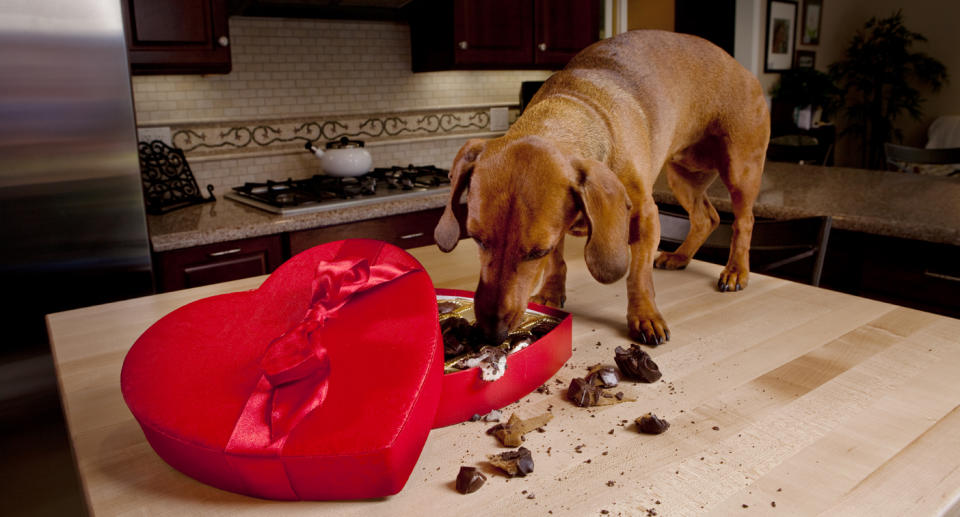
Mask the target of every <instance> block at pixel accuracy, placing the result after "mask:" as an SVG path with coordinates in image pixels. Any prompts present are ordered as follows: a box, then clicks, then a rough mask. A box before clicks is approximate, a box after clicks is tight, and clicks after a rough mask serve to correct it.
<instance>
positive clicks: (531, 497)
mask: <svg viewBox="0 0 960 517" xmlns="http://www.w3.org/2000/svg"><path fill="white" fill-rule="evenodd" d="M536 498H537V496H535V495H533V494H527V499H536Z"/></svg>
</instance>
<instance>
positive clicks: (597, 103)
mask: <svg viewBox="0 0 960 517" xmlns="http://www.w3.org/2000/svg"><path fill="white" fill-rule="evenodd" d="M769 137H770V115H769V111H768V109H767V104H766V101H765V99H764V96H763V89H762V88H761V86H760V83H759V81H757V79H756V77H754V76H753V75H752V74H751V73H750V72H749V71H747V70H746V69H745V68H743V67H742V66H741V65H740V64H739V63H737V61H735V60H734V59H733V58H732V57H731V56H730V55H729V54H727V53H726V52H724V51H723V50H722V49H720V48H719V47H717V46H715V45H713V44H712V43H709V42H707V41H706V40H703V39H701V38H698V37H695V36H689V35H684V34H677V33H672V32H663V31H632V32H628V33H625V34H621V35H619V36H616V37H613V38H610V39H607V40H603V41H600V42H598V43H595V44H593V45H591V46H590V47H588V48H586V49H585V50H583V51H582V52H581V53H580V54H578V55H577V56H575V57H574V58H573V59H572V60H571V61H570V63H569V64H568V65H567V67H566V68H564V69H563V70H562V71H559V72H557V73H556V74H554V75H553V76H551V77H550V78H549V79H548V80H547V81H546V82H545V83H544V85H543V86H542V87H541V88H540V90H539V91H538V92H537V94H536V95H535V96H534V97H533V99H532V100H531V102H530V104H529V106H527V108H526V109H525V111H524V113H523V114H522V116H521V117H520V118H519V119H517V121H516V122H515V123H514V124H513V125H512V126H511V127H510V129H509V131H507V133H506V134H505V135H504V136H502V137H499V138H495V139H492V140H479V139H474V140H469V141H468V142H467V143H466V144H465V145H464V146H463V148H461V149H460V151H459V153H458V154H457V156H456V158H455V159H454V163H453V167H452V168H451V170H450V181H451V185H452V188H451V194H450V200H449V202H448V204H447V207H446V209H445V210H444V212H443V215H442V216H441V218H440V221H439V223H438V224H437V227H436V230H435V232H434V237H435V239H436V242H437V245H438V246H439V247H440V249H441V250H443V251H450V250H452V249H453V248H454V246H456V244H457V241H458V239H459V238H460V225H459V224H458V218H459V219H460V220H463V217H466V230H467V233H468V234H469V236H470V237H472V238H473V239H474V240H475V241H476V243H477V245H478V247H479V253H480V262H481V271H480V282H479V285H478V286H477V292H476V298H475V304H476V305H475V312H476V315H477V324H478V326H479V327H480V329H481V330H483V332H484V333H485V335H486V336H487V338H489V339H491V340H496V342H499V340H500V339H501V338H503V337H505V336H506V334H507V332H508V331H509V330H510V329H511V328H513V327H514V326H515V325H516V324H517V323H518V322H519V319H520V317H521V315H522V313H523V311H524V310H525V308H526V306H527V301H528V299H529V300H530V301H534V302H537V303H545V304H549V305H554V306H562V305H563V303H564V300H565V277H566V265H565V263H564V261H563V256H562V252H563V238H564V235H565V234H566V233H571V234H574V235H588V239H587V242H586V248H585V250H584V259H585V261H586V264H587V267H588V269H589V271H590V273H591V274H592V275H593V277H594V278H596V279H597V280H598V281H600V282H602V283H610V282H614V281H616V280H618V279H620V278H621V277H622V276H623V275H624V274H626V273H629V274H628V276H627V294H628V306H627V326H628V330H629V333H630V336H631V337H632V338H634V339H636V340H638V341H641V342H644V343H648V344H660V343H663V342H664V341H666V340H668V339H670V331H669V329H668V328H667V324H666V322H665V321H664V319H663V316H662V315H661V314H660V311H659V310H658V309H657V306H656V304H655V303H654V289H653V274H652V268H654V267H659V268H664V269H681V268H683V267H685V266H686V265H687V264H688V263H689V262H690V259H691V258H692V257H693V255H694V254H695V253H696V252H697V250H698V249H699V248H700V246H701V245H702V244H703V242H704V241H705V240H706V238H707V236H709V235H710V232H712V231H713V230H714V229H715V228H716V227H717V225H718V222H719V216H718V215H717V211H716V209H715V208H714V207H713V205H712V204H711V203H710V201H709V200H708V199H707V197H706V196H705V194H704V192H705V191H706V189H707V187H708V186H709V185H710V183H711V182H713V180H714V179H715V178H716V177H717V176H719V177H720V180H721V181H723V183H724V185H725V186H726V187H727V189H728V190H729V192H730V199H731V202H732V205H733V213H734V216H735V221H734V224H733V237H732V240H731V242H730V256H729V259H728V260H727V264H726V267H725V268H724V269H723V272H722V273H721V274H720V279H719V281H718V284H717V285H718V288H719V289H720V290H721V291H738V290H740V289H743V288H745V287H746V286H747V280H748V275H749V257H748V254H749V248H750V236H751V232H752V231H753V220H754V218H753V203H754V200H755V199H756V197H757V193H758V191H759V189H760V178H761V174H762V172H763V164H764V156H765V153H766V147H767V142H768V140H769ZM662 169H666V174H667V179H668V180H669V185H670V188H671V190H672V191H673V193H674V194H675V195H676V197H677V199H678V200H679V202H680V204H681V205H682V206H683V207H684V209H686V211H687V213H688V214H689V216H690V231H689V233H688V234H687V236H686V238H685V240H684V242H683V243H682V244H681V245H680V247H679V248H677V250H676V251H675V252H673V253H666V252H663V253H660V254H659V256H655V255H656V251H657V247H658V245H659V242H660V224H659V218H658V212H657V206H656V204H655V202H654V200H653V192H652V190H653V184H654V182H655V180H656V178H657V176H658V175H659V174H660V171H661V170H662ZM465 190H466V191H467V205H466V213H463V212H464V208H463V207H462V205H461V203H460V199H461V197H462V196H463V193H464V191H465ZM541 278H542V280H543V283H542V285H541V287H540V289H539V291H538V292H537V293H536V294H535V295H534V296H532V297H530V294H531V293H532V291H533V289H534V287H536V283H537V282H538V281H539V280H540V279H541Z"/></svg>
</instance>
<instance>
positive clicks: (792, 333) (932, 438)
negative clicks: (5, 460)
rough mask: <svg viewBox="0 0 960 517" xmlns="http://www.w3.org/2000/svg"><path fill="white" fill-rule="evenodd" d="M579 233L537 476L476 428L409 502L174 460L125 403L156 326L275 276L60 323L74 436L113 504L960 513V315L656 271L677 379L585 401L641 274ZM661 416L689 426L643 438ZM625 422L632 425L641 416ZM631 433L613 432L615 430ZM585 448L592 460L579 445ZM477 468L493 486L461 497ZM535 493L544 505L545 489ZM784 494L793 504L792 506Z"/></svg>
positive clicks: (100, 502)
mask: <svg viewBox="0 0 960 517" xmlns="http://www.w3.org/2000/svg"><path fill="white" fill-rule="evenodd" d="M583 242H584V241H583V240H582V239H575V238H570V239H568V245H567V256H568V258H569V262H568V265H569V273H568V300H569V302H568V305H567V307H566V310H569V311H570V312H571V313H573V315H574V323H573V346H574V352H573V357H572V359H571V360H570V361H569V363H568V364H567V366H565V367H564V368H562V369H561V371H560V372H559V373H558V374H557V376H556V379H557V380H558V381H559V382H558V383H556V382H554V381H553V380H551V381H550V382H549V383H548V385H549V386H550V388H551V393H550V394H540V393H536V392H534V393H532V394H530V395H529V396H527V397H524V399H523V400H522V401H520V402H519V403H516V404H512V405H511V406H509V407H508V408H507V410H506V414H507V415H509V413H510V412H511V411H515V412H517V413H518V414H519V415H520V416H523V417H529V416H533V415H536V414H539V413H541V412H544V411H547V410H548V409H549V408H550V407H551V406H552V412H553V414H554V416H555V418H554V419H553V421H551V422H550V423H549V424H548V425H547V426H546V427H545V431H546V432H545V433H532V434H530V435H528V438H527V441H526V444H525V445H526V447H527V448H529V449H531V451H532V452H533V455H534V460H535V462H536V470H535V472H533V473H532V474H530V475H529V476H527V477H526V478H515V479H509V480H508V479H507V478H505V477H503V476H502V475H498V474H496V473H494V471H493V470H492V469H491V468H489V466H484V460H485V458H486V455H487V454H491V453H496V452H499V451H502V450H503V449H500V448H499V447H498V446H497V444H496V443H495V441H494V439H493V438H492V437H490V436H487V435H486V434H484V430H485V429H486V428H487V427H489V425H490V424H485V423H479V422H477V423H464V424H459V425H454V426H450V427H447V428H443V429H437V430H434V431H432V432H431V434H430V437H429V439H428V441H427V444H426V447H425V448H424V450H423V453H422V455H421V456H420V460H419V462H418V464H417V466H416V468H415V470H414V472H413V475H412V476H411V478H410V480H409V481H408V483H407V485H406V487H405V488H404V489H403V491H402V492H400V493H399V494H397V495H395V496H392V497H388V498H385V499H383V500H375V501H359V502H358V501H354V502H299V503H280V502H271V501H265V500H259V499H254V498H250V497H245V496H241V495H237V494H232V493H228V492H224V491H221V490H218V489H215V488H211V487H208V486H206V485H203V484H201V483H199V482H197V481H194V480H193V479H191V478H188V477H186V476H184V475H182V474H180V473H178V472H177V471H175V470H173V469H172V468H171V467H169V466H167V465H166V464H165V463H164V462H163V461H162V460H160V458H159V457H158V456H157V455H156V454H154V452H153V451H152V449H150V447H149V446H148V444H147V442H146V441H145V439H144V436H143V433H142V432H141V430H140V428H139V427H138V425H137V423H136V422H135V421H134V419H133V417H132V415H131V414H130V412H129V411H128V410H127V408H126V406H125V405H124V403H123V400H122V398H121V394H120V366H121V363H122V361H123V357H124V354H125V353H126V351H127V350H128V349H129V347H130V346H131V345H132V344H133V342H134V340H135V339H136V338H137V337H138V336H139V335H140V333H141V332H143V331H144V330H146V328H147V327H148V326H150V325H151V324H152V323H154V322H155V321H156V320H157V319H159V318H160V317H162V316H163V315H165V314H167V313H168V312H170V311H171V310H173V309H174V308H176V307H179V306H181V305H183V304H186V303H188V302H190V301H193V300H196V299H198V298H201V297H205V296H210V295H214V294H218V293H224V292H230V291H236V290H241V289H250V288H254V287H256V286H257V285H259V283H260V282H261V281H262V280H263V278H262V277H261V278H256V279H246V280H239V281H234V282H229V283H224V284H218V285H213V286H207V287H200V288H195V289H188V290H184V291H177V292H172V293H166V294H161V295H156V296H149V297H145V298H138V299H133V300H128V301H122V302H117V303H112V304H108V305H101V306H96V307H89V308H84V309H78V310H73V311H69V312H63V313H58V314H53V315H50V316H49V318H48V325H49V329H50V336H51V345H52V349H53V356H54V361H55V364H56V370H57V375H58V379H59V382H60V387H61V394H62V398H63V406H64V411H65V414H66V419H67V423H68V426H69V433H70V437H71V441H72V443H73V447H74V451H75V454H76V459H77V463H78V466H79V472H80V478H81V480H82V483H83V488H84V491H85V494H86V496H87V500H88V503H89V506H90V508H91V510H92V513H93V514H95V515H126V514H137V515H171V516H179V515H224V516H231V517H233V516H239V515H257V516H260V515H265V514H272V513H276V514H283V515H357V516H359V515H363V516H369V515H385V516H386V515H389V516H395V515H424V514H435V515H449V514H454V513H455V514H458V515H504V514H507V513H515V514H517V515H550V512H552V515H576V516H581V515H601V514H602V513H603V511H604V510H606V511H607V512H609V515H620V514H622V515H646V511H647V509H653V510H656V512H657V514H658V515H692V514H700V513H710V514H714V515H761V514H762V515H813V514H818V513H821V512H823V513H826V514H829V515H898V516H899V515H934V514H943V513H945V512H946V513H950V514H956V513H954V512H960V507H958V506H957V505H958V500H960V405H958V404H960V382H958V381H957V373H958V371H960V320H956V319H951V318H947V317H943V316H937V315H934V314H929V313H923V312H918V311H915V310H912V309H906V308H901V307H897V306H893V305H889V304H885V303H881V302H876V301H872V300H868V299H864V298H858V297H854V296H850V295H846V294H842V293H837V292H833V291H827V290H823V289H818V288H813V287H810V286H806V285H800V284H795V283H791V282H788V281H785V280H780V279H774V278H770V277H764V276H761V275H754V276H753V278H752V279H751V283H750V287H749V288H748V289H747V290H745V291H743V292H740V293H719V292H717V291H716V289H715V288H714V285H715V283H716V276H717V274H718V272H719V266H714V265H712V264H706V263H702V262H696V261H695V262H694V263H692V264H691V265H690V266H689V267H688V268H687V269H686V270H685V271H659V270H658V271H656V273H655V283H656V287H657V302H658V304H659V306H660V309H661V310H662V312H663V313H664V315H665V317H666V319H667V321H668V322H669V324H670V328H671V333H672V340H671V341H670V342H669V343H667V344H665V345H663V346H660V347H657V348H648V350H649V351H650V353H651V355H652V356H653V357H654V359H655V360H656V362H657V363H658V364H659V365H660V369H661V371H662V372H663V379H662V382H658V383H654V384H652V385H646V384H630V383H628V384H626V386H627V388H628V389H629V390H630V391H632V392H633V394H634V395H635V396H636V397H637V399H638V400H637V401H636V402H631V403H623V404H619V405H614V406H605V407H602V408H593V409H583V408H577V407H574V406H572V405H571V404H569V403H568V402H566V401H565V400H564V398H563V395H564V391H565V387H566V385H567V384H568V383H569V381H570V379H571V378H573V377H575V376H582V375H583V374H584V373H585V367H586V366H588V365H591V364H594V363H597V362H600V361H602V362H605V363H612V359H613V349H614V347H616V346H617V345H627V344H628V343H629V341H628V339H627V338H626V336H625V319H624V314H625V312H626V295H625V292H624V282H623V281H622V280H621V281H620V282H616V283H614V284H612V285H601V284H598V283H597V282H595V281H594V280H593V279H592V278H590V276H589V273H588V272H587V270H586V267H585V265H584V263H583V261H582V259H581V258H580V257H582V246H583ZM412 253H413V254H414V255H415V256H416V257H417V258H418V259H420V260H421V262H422V263H423V264H424V266H425V267H426V268H427V270H428V271H429V272H430V274H431V276H432V277H433V279H434V281H435V283H436V285H437V286H438V287H448V288H460V289H470V290H473V289H474V288H475V284H476V278H477V272H478V266H477V264H478V262H477V258H476V251H475V247H474V245H473V243H472V242H470V241H467V240H465V241H462V242H461V243H460V246H459V247H458V248H457V249H456V250H454V252H453V253H451V254H442V253H440V252H439V251H438V250H437V249H436V248H434V247H427V248H418V249H415V250H412ZM648 411H653V412H654V413H656V414H657V415H659V416H662V417H665V418H666V419H667V420H669V421H670V422H671V424H672V426H671V427H670V429H669V430H668V431H667V432H666V433H664V434H661V435H658V436H648V435H641V434H639V433H637V432H636V430H635V429H634V426H633V424H632V422H633V419H634V418H636V417H639V416H640V415H642V414H644V413H646V412H648ZM623 421H628V422H630V423H629V424H628V425H626V426H623V425H621V423H622V422H623ZM611 430H612V431H613V433H612V434H610V431H611ZM579 445H584V446H583V447H582V448H581V449H580V451H579V452H578V450H577V446H579ZM461 465H480V466H482V468H483V469H484V470H486V471H487V472H488V474H489V475H488V477H489V480H488V481H487V483H486V485H484V486H483V487H482V488H481V489H480V490H479V491H478V492H476V493H474V494H470V495H461V494H459V493H457V492H456V491H455V490H454V489H453V488H452V486H453V480H454V479H455V477H456V474H457V471H458V469H459V467H460V466H461ZM529 494H533V496H534V498H533V499H528V497H527V496H528V495H529ZM774 504H775V505H776V506H775V507H774Z"/></svg>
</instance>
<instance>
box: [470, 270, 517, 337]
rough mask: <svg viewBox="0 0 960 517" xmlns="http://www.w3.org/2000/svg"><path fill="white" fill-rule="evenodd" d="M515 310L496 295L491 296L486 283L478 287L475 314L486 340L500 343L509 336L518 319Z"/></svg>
mask: <svg viewBox="0 0 960 517" xmlns="http://www.w3.org/2000/svg"><path fill="white" fill-rule="evenodd" d="M514 312H515V311H514V310H512V309H510V308H509V307H506V306H505V304H504V302H503V301H501V300H498V299H497V297H496V296H490V291H489V289H487V288H486V287H485V286H484V285H482V284H481V285H480V286H478V287H477V294H476V299H475V300H474V314H475V315H476V317H477V327H478V328H479V329H480V331H481V332H482V333H483V337H484V338H485V340H486V341H488V342H490V343H500V342H502V341H503V340H504V339H506V338H507V334H508V333H509V332H510V327H511V325H512V324H513V321H514V320H515V319H516V315H515V314H514Z"/></svg>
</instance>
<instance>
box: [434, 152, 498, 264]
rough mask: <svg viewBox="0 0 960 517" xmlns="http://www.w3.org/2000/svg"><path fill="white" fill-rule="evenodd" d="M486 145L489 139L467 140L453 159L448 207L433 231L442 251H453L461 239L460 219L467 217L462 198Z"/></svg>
mask: <svg viewBox="0 0 960 517" xmlns="http://www.w3.org/2000/svg"><path fill="white" fill-rule="evenodd" d="M485 145H487V141H486V140H481V139H479V138H474V139H471V140H467V143H465V144H463V147H461V148H460V152H458V153H457V157H456V158H454V160H453V167H452V168H451V169H450V185H451V188H450V200H449V201H447V207H446V208H445V209H444V210H443V215H442V216H440V222H438V223H437V228H436V229H435V230H434V231H433V239H434V240H435V241H437V246H438V247H439V248H440V250H442V251H451V250H452V249H453V248H455V247H456V246H457V242H458V241H459V240H460V223H459V220H460V219H464V218H465V217H466V210H465V209H464V208H463V207H461V206H460V198H461V197H462V196H463V191H464V190H466V189H467V185H469V184H470V176H471V175H472V174H473V164H474V162H476V160H477V156H479V155H480V153H481V152H482V151H483V148H484V146H485Z"/></svg>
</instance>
